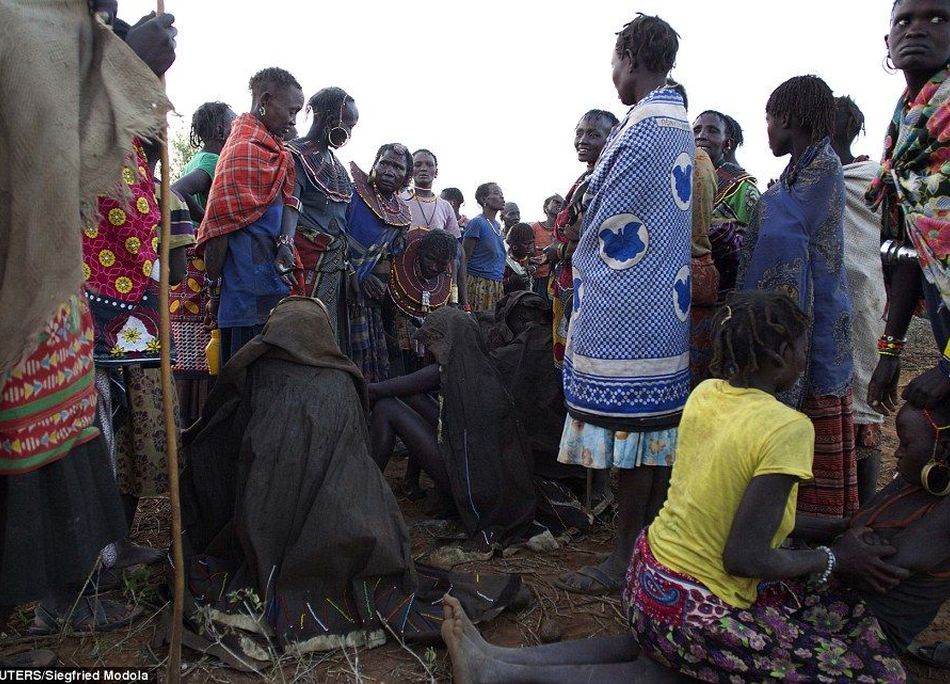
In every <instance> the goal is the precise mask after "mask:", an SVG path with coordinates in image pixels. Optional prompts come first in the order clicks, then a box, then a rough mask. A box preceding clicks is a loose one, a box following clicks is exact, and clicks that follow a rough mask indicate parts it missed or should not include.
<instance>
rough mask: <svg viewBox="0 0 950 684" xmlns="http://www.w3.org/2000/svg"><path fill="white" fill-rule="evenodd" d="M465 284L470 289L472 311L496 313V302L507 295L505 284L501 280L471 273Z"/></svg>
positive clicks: (469, 301) (469, 298) (469, 297)
mask: <svg viewBox="0 0 950 684" xmlns="http://www.w3.org/2000/svg"><path fill="white" fill-rule="evenodd" d="M465 284H466V288H467V291H468V303H469V306H471V307H472V311H490V312H492V313H494V311H495V304H497V303H498V300H499V299H501V298H502V297H504V296H505V286H504V284H503V283H502V281H500V280H488V279H487V278H479V277H478V276H473V275H470V276H468V278H467V279H466V281H465Z"/></svg>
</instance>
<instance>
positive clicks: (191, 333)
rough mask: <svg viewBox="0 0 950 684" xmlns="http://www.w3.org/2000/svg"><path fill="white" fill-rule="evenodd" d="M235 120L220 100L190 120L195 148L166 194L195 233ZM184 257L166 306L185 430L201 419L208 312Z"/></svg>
mask: <svg viewBox="0 0 950 684" xmlns="http://www.w3.org/2000/svg"><path fill="white" fill-rule="evenodd" d="M236 117H237V115H236V114H235V113H234V112H233V111H231V108H230V107H229V106H228V105H226V104H224V103H223V102H206V103H205V104H203V105H201V106H200V107H198V109H197V110H196V111H195V113H194V116H192V117H191V135H190V138H189V139H190V142H191V145H192V147H196V148H200V149H199V150H198V152H196V153H195V155H194V156H193V157H192V158H191V159H190V160H189V161H188V163H187V164H185V168H184V171H183V172H182V174H183V175H182V177H181V178H179V179H178V180H177V181H175V182H174V183H173V184H172V191H173V192H175V193H176V195H180V196H181V197H182V198H183V199H184V201H185V204H186V205H187V206H188V213H189V214H190V215H191V220H192V221H193V222H194V224H195V229H196V230H197V228H198V226H199V225H200V223H201V219H203V218H204V212H205V206H206V205H207V203H208V192H209V191H210V190H211V182H212V181H213V180H214V172H215V169H216V168H217V166H218V157H219V156H220V154H221V149H222V148H223V147H224V143H225V142H226V141H227V139H228V135H229V134H230V133H231V124H232V123H234V119H235V118H236ZM186 257H187V269H186V271H185V278H184V280H183V282H181V283H179V284H178V285H175V286H174V287H172V290H171V303H170V308H171V322H172V335H173V336H174V339H175V367H174V371H175V388H176V389H177V390H178V405H179V407H180V410H181V421H182V425H184V426H185V427H187V426H189V425H191V424H192V423H194V422H195V421H196V420H198V417H199V416H201V407H202V406H204V402H205V399H207V397H208V392H209V391H210V390H211V376H210V375H209V374H208V357H207V354H206V353H205V350H206V348H207V347H208V342H209V341H210V339H211V335H210V333H209V331H208V329H207V327H206V326H205V316H206V314H207V308H208V292H207V290H206V289H205V275H206V270H205V263H204V259H201V258H200V257H199V256H198V255H197V254H196V253H195V248H194V247H189V248H188V250H187V252H186Z"/></svg>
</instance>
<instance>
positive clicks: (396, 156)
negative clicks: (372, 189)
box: [373, 150, 409, 195]
mask: <svg viewBox="0 0 950 684" xmlns="http://www.w3.org/2000/svg"><path fill="white" fill-rule="evenodd" d="M408 170H409V169H407V168H406V156H405V155H403V154H400V153H399V152H397V151H395V150H387V151H386V152H385V153H383V156H382V157H380V158H379V161H377V162H376V166H374V167H373V171H374V175H375V177H376V188H377V189H378V190H379V191H380V192H382V193H384V194H387V195H391V194H392V193H394V192H396V191H397V190H399V189H400V188H402V185H403V183H404V182H405V180H406V172H407V171H408Z"/></svg>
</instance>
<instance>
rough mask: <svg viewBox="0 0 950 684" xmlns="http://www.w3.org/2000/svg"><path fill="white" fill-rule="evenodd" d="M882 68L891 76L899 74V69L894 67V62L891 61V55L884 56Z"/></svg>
mask: <svg viewBox="0 0 950 684" xmlns="http://www.w3.org/2000/svg"><path fill="white" fill-rule="evenodd" d="M881 66H882V67H883V68H884V71H886V72H887V73H889V74H896V73H897V67H896V66H894V62H893V61H891V53H887V54H886V55H884V61H883V62H882V64H881Z"/></svg>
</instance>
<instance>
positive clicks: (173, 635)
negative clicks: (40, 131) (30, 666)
mask: <svg viewBox="0 0 950 684" xmlns="http://www.w3.org/2000/svg"><path fill="white" fill-rule="evenodd" d="M157 3H158V7H157V11H156V14H157V15H162V14H164V13H165V1H164V0H157ZM164 86H165V77H164V76H162V87H163V88H164ZM161 150H162V156H161V161H162V197H161V208H162V232H161V254H160V256H159V260H160V262H159V263H160V264H161V269H160V277H161V279H160V281H159V293H160V294H159V302H158V304H159V306H158V310H159V313H160V317H159V327H158V329H159V340H160V341H161V361H162V366H161V368H162V410H163V411H164V414H165V443H166V444H167V445H168V446H167V458H168V502H169V504H170V507H171V518H172V520H171V536H172V563H173V565H174V570H175V586H174V592H173V597H172V621H171V630H170V632H169V639H168V641H169V645H168V669H167V670H166V677H167V680H168V681H169V682H170V684H178V682H179V681H181V630H182V613H183V603H184V599H185V559H184V552H183V551H182V548H181V502H180V500H179V492H178V433H177V430H176V429H175V427H176V426H175V404H174V402H173V400H172V393H173V392H174V391H175V386H174V384H173V383H172V359H171V320H170V312H169V308H168V303H169V297H170V287H169V283H168V269H169V267H170V266H171V264H170V262H169V259H170V256H169V255H170V252H171V232H172V230H171V223H172V222H171V207H170V204H169V202H170V200H171V167H170V165H169V163H168V121H167V119H166V120H165V121H164V122H163V123H162V131H161Z"/></svg>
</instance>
